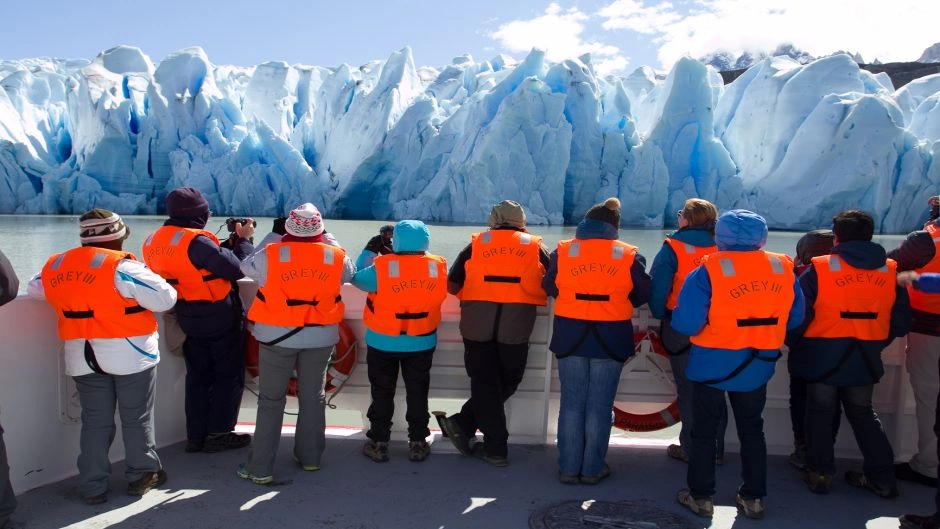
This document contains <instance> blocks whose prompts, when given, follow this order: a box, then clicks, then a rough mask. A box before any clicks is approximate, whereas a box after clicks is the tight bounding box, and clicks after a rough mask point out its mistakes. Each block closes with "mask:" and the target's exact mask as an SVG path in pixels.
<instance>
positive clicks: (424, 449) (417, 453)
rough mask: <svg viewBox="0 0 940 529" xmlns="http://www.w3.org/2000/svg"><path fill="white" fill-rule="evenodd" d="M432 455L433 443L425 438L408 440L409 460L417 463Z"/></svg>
mask: <svg viewBox="0 0 940 529" xmlns="http://www.w3.org/2000/svg"><path fill="white" fill-rule="evenodd" d="M429 455H431V445H429V444H428V442H427V441H425V440H424V439H422V440H420V441H408V460H409V461H414V462H416V463H418V462H421V461H424V460H425V459H427V458H428V456H429Z"/></svg>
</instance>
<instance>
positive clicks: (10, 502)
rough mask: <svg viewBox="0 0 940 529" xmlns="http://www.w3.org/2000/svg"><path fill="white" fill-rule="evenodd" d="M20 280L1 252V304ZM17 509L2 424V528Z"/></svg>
mask: <svg viewBox="0 0 940 529" xmlns="http://www.w3.org/2000/svg"><path fill="white" fill-rule="evenodd" d="M19 289H20V282H19V280H18V279H17V278H16V272H14V271H13V265H11V264H10V261H9V260H8V259H7V256H5V255H3V252H0V306H2V305H6V304H7V303H9V302H11V301H13V300H14V299H16V292H17V291H18V290H19ZM14 510H16V495H15V494H13V485H12V484H10V465H8V464H7V448H6V445H5V444H4V443H3V426H2V425H0V529H4V528H5V527H7V523H8V522H9V521H10V515H12V514H13V511H14Z"/></svg>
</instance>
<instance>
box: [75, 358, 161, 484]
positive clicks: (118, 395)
mask: <svg viewBox="0 0 940 529" xmlns="http://www.w3.org/2000/svg"><path fill="white" fill-rule="evenodd" d="M73 378H74V380H75V386H76V387H77V388H78V398H79V401H80V402H81V405H82V435H81V453H80V454H79V455H78V480H79V492H80V493H81V495H82V497H84V498H89V497H92V496H97V495H99V494H103V493H105V492H106V491H107V490H108V477H109V476H110V475H111V462H110V459H108V452H109V451H110V449H111V443H112V442H113V441H114V434H115V432H116V430H115V427H114V410H115V407H116V408H117V410H118V414H119V415H120V417H121V434H122V435H123V436H124V453H125V460H124V476H125V477H126V478H127V481H128V482H132V481H136V480H138V479H140V478H141V477H143V475H144V474H145V473H147V472H156V471H158V470H160V469H161V468H163V465H162V464H161V463H160V456H158V455H157V450H156V448H157V446H156V441H155V440H154V434H153V398H154V390H155V388H156V382H157V369H156V368H155V367H152V368H150V369H148V370H146V371H141V372H140V373H134V374H132V375H102V374H98V373H92V374H90V375H82V376H80V377H73Z"/></svg>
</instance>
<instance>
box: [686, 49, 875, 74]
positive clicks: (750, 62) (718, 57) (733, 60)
mask: <svg viewBox="0 0 940 529" xmlns="http://www.w3.org/2000/svg"><path fill="white" fill-rule="evenodd" d="M780 55H786V56H787V57H790V58H791V59H793V60H795V61H796V62H798V63H800V64H807V63H809V62H812V61H813V60H814V59H816V57H813V56H812V55H810V54H809V53H806V52H805V51H803V50H801V49H799V48H797V47H796V46H794V45H792V44H781V45H779V46H777V49H775V50H774V51H773V52H771V53H769V54H768V53H764V52H757V53H752V52H749V51H746V52H744V53H742V54H741V55H739V56H738V57H735V56H734V55H732V54H731V53H730V52H728V51H725V50H719V51H716V52H714V53H710V54H708V55H706V56H704V57H702V58H700V59H699V62H702V63H704V64H708V65H711V66H714V67H715V69H716V70H718V71H719V72H726V71H730V70H745V69H747V68H750V67H751V66H754V65H755V64H757V63H758V62H760V61H762V60H764V59H766V58H767V57H777V56H780ZM850 55H851V54H850ZM856 62H858V61H856Z"/></svg>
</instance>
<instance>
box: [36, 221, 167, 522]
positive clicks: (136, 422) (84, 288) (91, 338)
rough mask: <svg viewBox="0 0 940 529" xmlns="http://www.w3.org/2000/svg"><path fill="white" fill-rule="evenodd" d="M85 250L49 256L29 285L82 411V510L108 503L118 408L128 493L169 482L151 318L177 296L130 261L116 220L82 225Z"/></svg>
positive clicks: (121, 224)
mask: <svg viewBox="0 0 940 529" xmlns="http://www.w3.org/2000/svg"><path fill="white" fill-rule="evenodd" d="M79 226H80V228H81V235H80V238H81V242H82V246H81V247H79V248H73V249H71V250H68V251H66V252H63V253H60V254H57V255H54V256H52V257H51V258H50V259H49V261H48V262H47V263H46V265H45V266H44V267H43V269H42V272H40V273H39V274H38V275H36V276H34V277H33V279H32V280H31V281H30V283H29V287H28V293H29V295H30V297H32V298H34V299H44V300H46V302H48V303H49V304H50V305H52V307H53V308H55V309H56V314H57V315H58V317H59V318H58V319H59V337H60V338H61V339H62V340H63V341H64V342H65V344H64V347H63V350H64V355H65V372H66V374H68V375H71V376H72V378H73V379H74V380H75V387H76V388H77V389H78V397H79V401H80V402H81V405H82V433H81V441H80V443H81V453H80V454H79V456H78V474H79V490H80V493H81V495H82V497H83V498H84V500H85V503H88V504H89V505H95V504H99V503H104V502H105V501H107V493H108V478H109V477H110V475H111V472H110V468H111V462H110V460H109V459H108V452H109V450H110V448H111V443H112V441H113V440H114V408H115V405H116V406H117V409H118V411H119V415H120V418H121V433H122V436H123V438H124V451H125V456H126V459H125V475H126V476H127V480H128V482H129V483H128V486H127V493H128V494H130V495H134V496H141V495H143V494H145V493H146V492H147V491H149V490H150V489H151V488H153V487H157V486H160V485H162V484H163V483H164V482H165V481H166V472H164V471H163V464H162V463H161V462H160V457H159V456H158V455H157V450H156V448H157V446H156V442H155V440H154V433H153V404H154V389H155V387H156V376H157V374H156V367H157V364H158V363H159V362H160V350H159V348H158V343H157V342H158V339H159V335H158V334H157V320H156V319H155V318H154V316H153V311H157V312H162V311H166V310H169V309H170V308H172V307H173V304H174V303H176V290H174V289H173V287H172V286H170V285H169V283H167V282H166V281H165V280H164V279H163V278H162V277H160V276H159V275H157V274H155V273H154V272H152V271H151V270H150V269H149V268H147V267H146V266H145V265H144V263H141V262H140V261H137V260H136V259H135V257H134V255H133V254H130V253H127V252H124V251H122V246H123V243H124V240H125V239H126V238H127V236H128V235H129V231H128V229H127V227H126V226H125V225H124V222H123V221H122V220H121V217H120V216H118V215H117V214H116V213H112V212H110V211H108V210H105V209H93V210H91V211H89V212H88V213H85V214H84V215H82V216H81V218H80V219H79Z"/></svg>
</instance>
